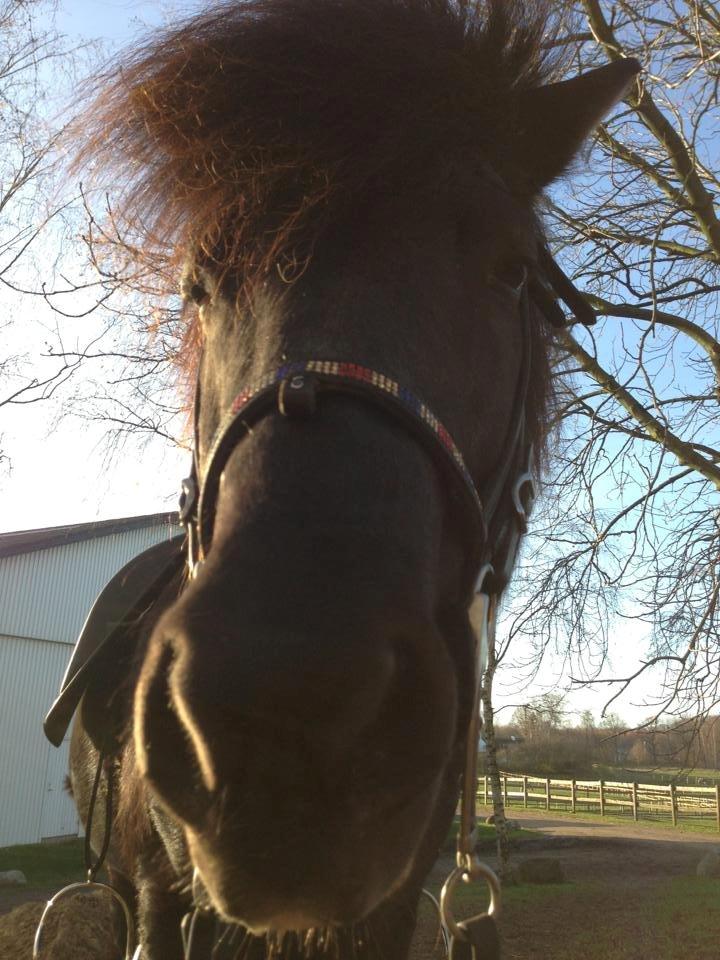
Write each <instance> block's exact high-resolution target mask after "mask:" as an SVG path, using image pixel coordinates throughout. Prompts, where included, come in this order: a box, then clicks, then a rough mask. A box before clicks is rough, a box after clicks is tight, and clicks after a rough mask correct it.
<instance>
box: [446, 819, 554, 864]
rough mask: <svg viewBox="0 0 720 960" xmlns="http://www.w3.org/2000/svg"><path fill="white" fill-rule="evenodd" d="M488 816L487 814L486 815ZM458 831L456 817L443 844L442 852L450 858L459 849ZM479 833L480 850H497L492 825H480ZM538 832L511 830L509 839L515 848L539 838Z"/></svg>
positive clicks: (478, 843)
mask: <svg viewBox="0 0 720 960" xmlns="http://www.w3.org/2000/svg"><path fill="white" fill-rule="evenodd" d="M484 816H487V814H484ZM508 819H509V820H511V819H512V814H511V813H510V811H509V810H508ZM457 831H458V817H455V819H454V820H453V823H452V826H451V827H450V832H449V833H448V835H447V839H446V841H445V843H444V844H443V848H442V852H443V853H444V854H446V855H448V856H453V855H454V853H455V850H456V849H457ZM477 831H478V842H477V846H478V850H481V851H484V852H487V851H494V850H495V827H494V826H493V824H491V823H479V824H478V827H477ZM537 836H538V832H537V830H524V829H522V828H520V829H518V830H510V833H509V837H510V842H511V843H512V844H513V846H517V845H520V844H522V843H523V842H524V841H526V840H530V839H532V838H533V837H537Z"/></svg>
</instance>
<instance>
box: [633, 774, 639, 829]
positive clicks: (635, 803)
mask: <svg viewBox="0 0 720 960" xmlns="http://www.w3.org/2000/svg"><path fill="white" fill-rule="evenodd" d="M632 805H633V820H637V818H638V785H637V784H636V783H633V785H632Z"/></svg>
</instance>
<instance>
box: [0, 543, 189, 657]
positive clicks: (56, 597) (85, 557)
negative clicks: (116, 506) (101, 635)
mask: <svg viewBox="0 0 720 960" xmlns="http://www.w3.org/2000/svg"><path fill="white" fill-rule="evenodd" d="M179 532H180V531H179V528H178V527H176V526H171V525H170V524H156V525H154V526H151V527H140V528H138V529H137V530H126V531H123V532H122V533H113V534H110V536H107V537H95V538H93V539H91V540H81V541H79V542H77V543H69V544H66V545H64V546H61V547H50V548H48V549H46V550H36V551H32V552H30V553H21V554H19V555H17V556H14V557H2V558H0V634H5V635H6V636H12V637H33V638H35V639H42V640H55V641H57V642H64V643H74V642H75V640H76V639H77V635H78V633H79V632H80V629H81V627H82V625H83V623H84V622H85V617H86V616H87V613H88V611H89V609H90V607H91V606H92V603H93V601H94V599H95V597H96V596H97V595H98V593H99V592H100V590H101V589H102V587H103V586H104V585H105V584H106V583H107V581H108V580H109V579H110V577H112V575H113V574H114V573H117V571H118V570H119V569H120V568H121V567H122V566H124V565H125V564H126V563H127V562H128V560H130V559H131V558H132V557H134V556H136V555H137V554H138V553H140V552H141V551H143V550H145V549H146V548H147V547H151V546H152V545H153V544H154V543H158V542H159V541H160V540H164V539H167V538H169V537H171V536H174V535H175V534H176V533H179Z"/></svg>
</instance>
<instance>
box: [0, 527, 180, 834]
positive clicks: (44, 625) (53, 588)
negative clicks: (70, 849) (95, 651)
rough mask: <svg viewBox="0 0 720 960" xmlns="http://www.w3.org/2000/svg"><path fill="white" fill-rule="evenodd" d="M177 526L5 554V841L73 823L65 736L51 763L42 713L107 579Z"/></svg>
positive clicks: (1, 754)
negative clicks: (64, 784) (65, 786)
mask: <svg viewBox="0 0 720 960" xmlns="http://www.w3.org/2000/svg"><path fill="white" fill-rule="evenodd" d="M178 532H179V530H178V528H177V527H175V526H170V525H167V524H154V525H153V526H149V527H144V528H138V529H135V530H127V531H123V532H120V533H113V534H110V535H108V536H104V537H94V538H93V539H89V540H82V541H79V542H76V543H70V544H66V545H64V546H59V547H50V548H48V549H45V550H37V551H34V552H29V553H24V554H19V555H16V556H12V557H3V558H0V846H9V845H11V844H16V843H35V842H37V841H39V840H40V839H41V838H42V837H43V836H44V835H45V834H44V833H43V830H45V831H47V830H49V829H51V827H49V825H51V824H54V823H65V824H67V823H68V822H69V824H70V826H71V827H72V828H73V829H74V827H73V822H72V816H71V817H70V820H68V816H67V810H66V809H64V808H63V805H67V802H68V801H67V800H66V798H65V797H64V796H63V794H62V791H61V789H60V784H59V783H57V782H55V781H57V780H60V779H61V777H59V773H60V772H61V771H62V769H66V768H67V743H64V744H63V745H62V747H60V751H61V752H63V753H64V754H65V759H64V761H62V763H60V764H58V763H55V762H52V763H51V762H49V759H50V753H49V752H50V751H51V750H52V751H55V749H56V748H55V747H52V746H51V745H50V744H49V743H48V742H47V740H46V739H45V736H44V734H43V731H42V720H43V717H44V716H45V714H46V712H47V710H48V707H49V706H50V704H51V703H52V701H53V700H54V698H55V696H56V694H57V691H58V688H59V685H60V681H61V679H62V676H63V673H64V672H65V668H66V666H67V662H68V660H69V659H70V654H71V652H72V646H73V644H74V642H75V640H76V638H77V634H78V633H79V631H80V629H81V627H82V625H83V623H84V621H85V617H86V616H87V613H88V610H89V609H90V606H91V605H92V603H93V601H94V600H95V597H96V596H97V594H98V593H99V591H100V590H101V589H102V587H103V586H104V584H105V583H106V582H107V581H108V580H109V579H110V577H112V576H113V574H114V573H116V572H117V571H118V570H119V569H120V568H121V567H122V566H124V564H126V563H127V562H128V560H130V559H131V558H132V557H134V556H136V555H137V554H138V553H140V552H141V551H142V550H145V549H146V548H147V547H150V546H152V545H153V544H154V543H158V542H159V541H160V540H164V539H166V538H169V537H171V536H173V535H174V534H176V533H178ZM54 759H55V758H53V760H54ZM58 813H59V814H60V815H59V816H58V815H57V814H58Z"/></svg>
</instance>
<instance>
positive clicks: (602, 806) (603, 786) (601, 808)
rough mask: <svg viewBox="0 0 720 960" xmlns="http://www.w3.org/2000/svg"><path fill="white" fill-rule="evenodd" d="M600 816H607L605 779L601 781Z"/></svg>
mask: <svg viewBox="0 0 720 960" xmlns="http://www.w3.org/2000/svg"><path fill="white" fill-rule="evenodd" d="M600 816H601V817H604V816H605V781H604V780H601V781H600Z"/></svg>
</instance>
